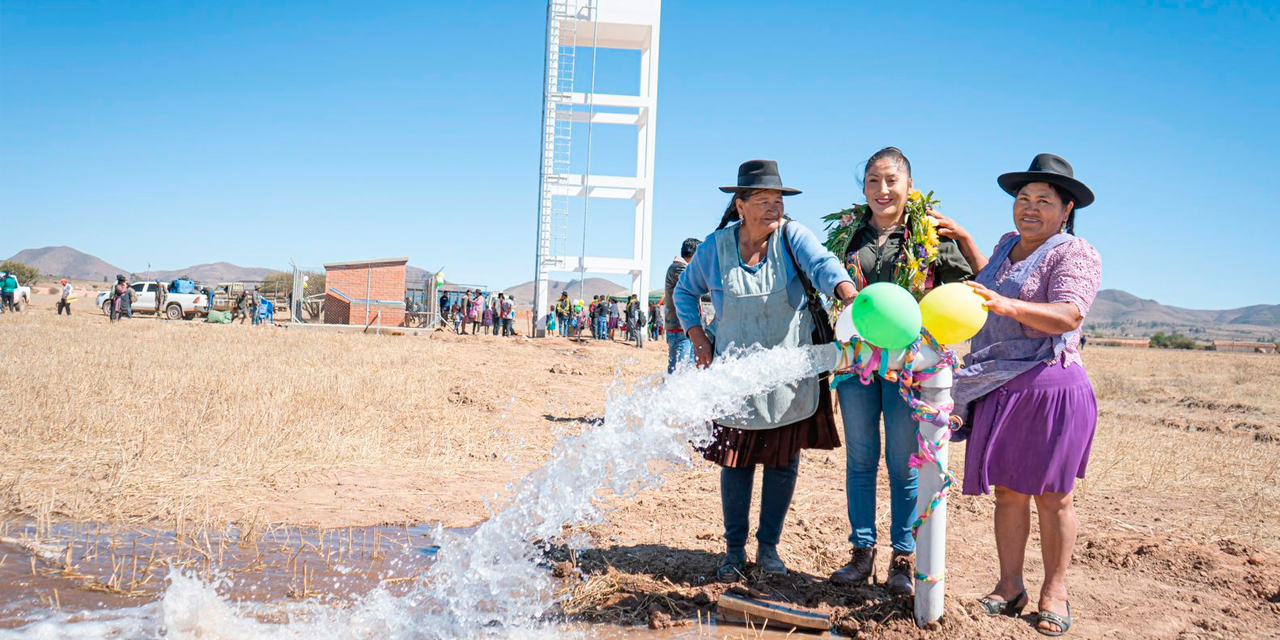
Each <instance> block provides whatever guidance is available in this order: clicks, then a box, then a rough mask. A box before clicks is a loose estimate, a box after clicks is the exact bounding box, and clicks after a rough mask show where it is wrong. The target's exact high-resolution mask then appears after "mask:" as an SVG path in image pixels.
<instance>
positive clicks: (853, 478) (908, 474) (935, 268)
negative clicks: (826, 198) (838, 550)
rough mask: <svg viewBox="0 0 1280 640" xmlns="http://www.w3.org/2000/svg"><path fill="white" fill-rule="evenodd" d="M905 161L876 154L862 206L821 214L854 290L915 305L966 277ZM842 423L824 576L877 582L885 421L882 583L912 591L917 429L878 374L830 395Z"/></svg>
mask: <svg viewBox="0 0 1280 640" xmlns="http://www.w3.org/2000/svg"><path fill="white" fill-rule="evenodd" d="M913 187H914V185H913V184H912V181H911V162H910V161H909V160H907V157H906V156H904V155H903V154H902V151H900V150H899V149H897V148H896V147H886V148H884V149H881V150H879V151H877V152H875V154H874V155H872V156H871V157H870V158H869V159H868V160H867V164H866V167H865V169H864V172H863V176H862V193H863V195H865V196H866V198H867V204H863V205H856V206H854V207H853V208H852V209H845V210H844V211H840V212H838V213H833V214H830V215H828V216H826V220H827V221H828V229H830V234H829V236H828V238H827V248H828V249H830V250H831V251H832V252H833V253H835V254H836V255H837V256H841V257H842V258H843V259H844V264H845V267H846V268H847V269H848V271H849V275H850V276H851V277H852V278H853V282H854V284H855V285H856V286H857V287H858V290H859V291H861V290H862V289H863V288H864V287H866V286H867V285H869V284H874V283H877V282H893V283H897V284H899V285H901V286H902V287H904V288H906V289H907V290H908V291H910V292H911V293H912V294H914V295H915V297H916V299H917V300H918V299H920V298H922V297H924V294H925V293H927V292H928V291H929V290H930V289H932V288H934V287H935V286H938V285H942V284H946V283H949V282H959V281H962V280H968V279H969V278H970V277H971V276H972V275H973V270H972V269H971V268H970V266H969V263H968V262H967V261H966V260H965V258H964V255H963V254H962V253H961V252H960V249H959V247H958V246H957V245H956V242H955V241H954V240H951V239H949V238H939V236H938V231H937V226H936V222H935V220H934V219H933V218H931V216H932V215H935V214H934V212H933V210H932V209H931V207H932V206H933V205H936V204H938V203H937V202H936V201H934V200H933V198H932V195H933V194H932V193H930V194H929V195H928V196H926V195H923V194H921V193H920V192H919V191H916V190H915V189H914V188H913ZM837 394H838V395H839V397H840V415H841V417H842V419H843V420H844V439H845V497H846V499H847V501H848V508H849V525H850V528H851V529H852V533H851V534H850V535H849V542H851V543H852V544H853V553H852V557H851V558H850V560H849V564H847V565H845V566H844V567H841V568H840V569H838V570H837V571H836V572H835V573H833V574H832V575H831V579H832V580H833V581H835V582H840V583H845V584H860V583H864V582H866V581H867V580H868V579H870V578H871V577H872V576H873V575H874V574H875V559H876V548H875V545H876V474H877V472H878V471H879V466H880V419H881V416H883V417H884V454H885V464H886V466H887V467H888V471H889V508H890V518H889V537H890V540H891V543H892V545H893V558H892V559H891V560H890V562H889V574H888V579H887V581H886V582H887V585H888V588H889V591H890V592H891V593H894V594H900V595H910V594H911V593H913V591H914V573H915V571H914V569H915V548H916V542H915V538H913V537H912V535H911V524H912V519H913V518H914V516H915V507H916V476H917V473H916V470H915V469H913V468H911V466H910V464H909V462H910V459H911V455H912V454H914V453H915V452H916V438H915V434H916V423H915V420H913V419H912V417H911V407H910V406H908V405H907V403H906V401H905V400H903V399H902V396H901V395H899V392H898V386H897V384H896V383H893V382H886V381H884V380H881V379H880V378H879V377H878V376H877V377H875V378H873V379H872V381H871V383H870V384H865V385H864V384H862V382H861V380H859V379H857V378H850V379H846V380H844V381H842V382H841V383H840V384H839V386H838V387H837Z"/></svg>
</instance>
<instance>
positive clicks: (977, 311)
mask: <svg viewBox="0 0 1280 640" xmlns="http://www.w3.org/2000/svg"><path fill="white" fill-rule="evenodd" d="M982 302H983V300H982V296H980V295H978V293H977V292H976V291H974V290H973V288H972V287H970V286H969V285H967V284H963V283H960V282H953V283H951V284H944V285H942V286H941V287H938V288H937V289H934V290H933V291H930V292H929V293H928V294H927V295H925V297H924V299H923V300H921V301H920V316H921V320H922V324H923V325H924V328H925V329H928V330H929V333H930V334H932V335H933V337H934V339H936V340H937V341H938V343H939V344H956V343H959V342H964V341H965V340H968V339H969V338H972V337H973V336H975V335H977V333H978V331H979V330H981V329H982V325H984V324H986V323H987V310H986V309H985V308H983V306H982Z"/></svg>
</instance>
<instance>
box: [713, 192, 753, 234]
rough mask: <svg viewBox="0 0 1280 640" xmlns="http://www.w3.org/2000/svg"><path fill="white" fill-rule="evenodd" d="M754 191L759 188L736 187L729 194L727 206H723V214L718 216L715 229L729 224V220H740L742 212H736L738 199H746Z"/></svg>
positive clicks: (717, 229)
mask: <svg viewBox="0 0 1280 640" xmlns="http://www.w3.org/2000/svg"><path fill="white" fill-rule="evenodd" d="M756 191H759V189H738V190H737V191H734V192H733V195H731V196H729V206H727V207H725V208H724V215H723V216H720V226H718V227H716V231H719V230H721V229H723V228H725V227H727V226H729V223H730V222H735V221H738V220H741V219H742V214H740V213H738V201H739V200H742V201H746V199H747V198H750V197H751V195H752V194H754V193H755V192H756Z"/></svg>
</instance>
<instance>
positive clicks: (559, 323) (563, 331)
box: [556, 316, 569, 338]
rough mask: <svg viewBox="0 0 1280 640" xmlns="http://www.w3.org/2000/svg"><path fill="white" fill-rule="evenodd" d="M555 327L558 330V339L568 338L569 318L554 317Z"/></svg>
mask: <svg viewBox="0 0 1280 640" xmlns="http://www.w3.org/2000/svg"><path fill="white" fill-rule="evenodd" d="M556 327H558V328H559V329H560V337H561V338H567V337H569V316H556Z"/></svg>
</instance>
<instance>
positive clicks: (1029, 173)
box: [996, 153, 1093, 209]
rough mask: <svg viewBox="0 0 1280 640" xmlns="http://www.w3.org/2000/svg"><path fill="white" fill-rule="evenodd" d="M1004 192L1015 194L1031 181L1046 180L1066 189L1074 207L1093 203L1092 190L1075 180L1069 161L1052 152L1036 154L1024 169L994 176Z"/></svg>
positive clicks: (1081, 207)
mask: <svg viewBox="0 0 1280 640" xmlns="http://www.w3.org/2000/svg"><path fill="white" fill-rule="evenodd" d="M996 182H998V183H999V184H1000V188H1001V189H1004V192H1005V193H1007V194H1009V195H1011V196H1015V197H1016V196H1017V195H1018V190H1019V189H1021V188H1022V187H1024V186H1026V185H1027V184H1029V183H1032V182H1048V183H1049V184H1053V185H1057V186H1059V187H1062V188H1063V189H1066V190H1067V191H1068V192H1069V193H1070V194H1071V196H1072V197H1073V198H1075V201H1076V208H1077V209H1083V208H1085V207H1087V206H1089V205H1091V204H1093V190H1092V189H1090V188H1089V187H1088V186H1087V185H1085V183H1083V182H1080V181H1079V180H1076V177H1075V171H1073V170H1072V169H1071V163H1070V162H1067V161H1066V160H1063V159H1062V157H1060V156H1055V155H1053V154H1052V153H1041V154H1037V155H1036V157H1035V158H1034V159H1033V160H1032V161H1031V166H1030V167H1029V168H1027V170H1026V171H1015V172H1013V173H1006V174H1004V175H1001V176H1000V177H999V178H996Z"/></svg>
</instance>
